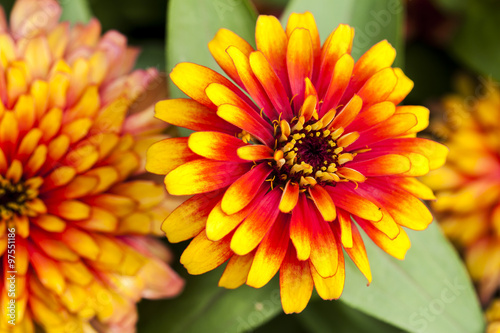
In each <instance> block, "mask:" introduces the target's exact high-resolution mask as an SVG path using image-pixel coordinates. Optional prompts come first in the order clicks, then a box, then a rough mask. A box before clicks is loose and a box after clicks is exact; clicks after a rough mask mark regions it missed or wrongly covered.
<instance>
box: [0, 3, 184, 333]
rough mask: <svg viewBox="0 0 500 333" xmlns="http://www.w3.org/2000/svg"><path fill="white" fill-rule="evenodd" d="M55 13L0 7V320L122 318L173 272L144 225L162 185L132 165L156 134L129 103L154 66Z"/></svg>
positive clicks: (35, 6)
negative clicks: (139, 64)
mask: <svg viewBox="0 0 500 333" xmlns="http://www.w3.org/2000/svg"><path fill="white" fill-rule="evenodd" d="M60 13H61V8H60V7H59V5H58V3H57V2H56V1H53V0H19V1H17V2H16V4H15V7H14V9H13V11H12V14H11V17H10V22H9V24H8V23H7V20H6V18H5V15H4V13H3V10H2V9H1V7H0V258H1V264H0V273H1V275H2V280H1V281H2V282H1V284H0V286H1V297H0V306H1V308H2V316H1V319H0V330H1V331H2V332H6V331H7V332H8V331H11V330H15V331H16V332H34V331H35V329H37V328H36V326H38V327H42V328H43V329H44V330H46V331H53V332H63V331H65V332H66V331H72V332H73V331H75V332H76V331H85V332H94V331H96V330H98V331H104V330H108V329H109V330H112V329H114V330H119V331H120V332H122V331H123V332H127V331H134V329H135V322H136V319H137V314H136V309H135V304H136V302H138V301H139V300H140V299H141V298H143V297H145V298H158V297H165V296H173V295H176V294H177V293H178V292H179V291H180V289H181V288H182V285H183V282H182V280H181V279H180V278H179V277H178V276H177V275H176V273H175V272H173V271H172V270H171V269H170V267H169V266H168V265H167V264H166V261H167V260H168V259H169V257H170V254H169V252H168V251H167V249H166V248H164V247H163V246H162V245H161V243H160V242H159V241H158V240H155V239H153V238H152V237H151V236H150V235H151V234H158V232H159V231H160V228H159V221H161V219H162V216H163V215H165V214H167V213H168V211H169V210H168V209H167V206H166V205H167V204H168V202H167V201H166V200H165V199H166V197H165V191H164V188H163V186H161V185H158V184H156V183H155V182H153V181H150V180H147V179H141V178H138V176H139V174H141V173H143V171H144V164H145V156H143V155H145V153H144V152H145V147H147V145H149V144H150V143H151V142H153V141H155V140H158V138H162V136H161V135H160V134H159V132H158V129H160V128H163V127H164V126H162V124H161V122H158V123H159V124H158V123H156V124H153V123H151V121H150V120H149V118H152V117H151V116H150V115H151V113H152V111H153V110H152V106H151V107H149V108H146V109H143V108H142V107H141V106H140V104H141V100H143V99H142V96H144V93H145V92H146V91H147V89H151V87H152V84H154V83H155V82H156V83H157V82H158V73H157V72H156V71H155V70H137V71H132V68H133V65H134V62H135V57H136V56H137V54H138V50H135V49H132V48H128V47H127V41H126V39H125V37H124V36H123V35H121V34H119V33H118V32H115V31H110V32H108V33H106V34H105V35H104V36H101V27H100V24H99V22H98V21H97V20H92V21H91V22H90V23H89V24H86V25H80V24H77V25H75V26H74V27H70V25H69V23H68V22H63V23H58V20H59V16H60ZM143 101H144V100H143ZM131 112H134V114H131ZM146 130H148V131H146ZM12 276H14V278H11V277H12ZM11 304H14V305H13V306H10V305H11ZM7 309H9V310H7Z"/></svg>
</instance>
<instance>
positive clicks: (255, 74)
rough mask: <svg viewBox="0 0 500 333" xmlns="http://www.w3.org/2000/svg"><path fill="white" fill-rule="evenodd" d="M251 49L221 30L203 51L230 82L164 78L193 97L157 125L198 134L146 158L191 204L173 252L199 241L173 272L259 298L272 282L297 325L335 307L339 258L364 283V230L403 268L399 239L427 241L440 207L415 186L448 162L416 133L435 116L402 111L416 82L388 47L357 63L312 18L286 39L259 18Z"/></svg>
mask: <svg viewBox="0 0 500 333" xmlns="http://www.w3.org/2000/svg"><path fill="white" fill-rule="evenodd" d="M255 35H256V48H254V47H253V46H252V45H250V44H249V43H248V42H247V41H245V40H243V39H242V38H240V37H238V36H237V35H236V34H234V33H232V32H231V31H228V30H225V29H221V30H220V31H219V32H218V33H217V35H216V36H215V38H214V39H213V40H212V41H211V42H210V43H209V48H210V51H211V53H212V55H213V56H214V58H215V60H216V61H217V63H218V64H219V65H220V67H221V68H222V69H223V70H224V72H225V73H226V74H227V76H228V77H229V78H230V79H231V80H229V79H227V78H225V77H224V76H222V75H220V74H218V73H216V72H214V71H212V70H210V69H208V68H206V67H203V66H199V65H196V64H192V63H181V64H178V65H177V66H176V67H175V68H174V69H173V71H172V73H171V74H170V77H171V79H172V80H173V82H174V83H175V84H176V85H177V86H178V87H179V88H180V89H181V90H182V91H183V92H184V93H185V94H186V95H188V96H189V97H190V98H188V99H174V100H166V101H162V102H159V103H158V104H157V105H156V116H157V118H159V119H162V120H164V121H166V122H168V123H171V124H174V125H177V126H182V127H186V128H189V129H192V130H194V131H196V132H195V133H193V134H191V135H190V136H189V137H188V138H175V139H166V140H163V141H160V142H158V143H156V144H154V145H153V146H152V147H151V148H150V150H149V152H148V162H147V165H146V168H147V169H148V171H151V172H153V173H156V174H164V175H166V177H165V184H166V188H167V190H168V191H169V193H171V194H174V195H193V197H192V198H190V199H189V200H187V201H186V202H185V203H184V204H183V205H181V206H180V207H179V208H177V209H176V210H175V211H174V212H173V213H172V214H171V215H170V216H169V217H168V218H167V219H166V220H165V222H164V223H163V226H162V228H163V230H164V231H165V232H166V235H167V237H168V239H169V240H170V241H171V242H179V241H184V240H187V239H190V238H193V237H194V239H193V240H192V241H191V243H190V245H189V246H188V247H187V248H186V250H185V252H184V254H183V255H182V257H181V262H182V263H183V264H184V265H185V267H186V268H187V270H188V271H189V272H190V273H191V274H202V273H205V272H207V271H209V270H212V269H214V268H216V267H217V266H219V265H221V264H223V263H225V262H226V261H227V265H226V268H225V271H224V273H223V275H222V277H221V279H220V282H219V285H221V286H224V287H227V288H236V287H238V286H240V285H242V284H244V283H246V284H247V285H249V286H252V287H256V288H258V287H262V286H264V285H265V284H266V283H267V282H269V280H270V279H271V278H272V277H273V276H274V275H275V274H276V273H277V272H278V271H279V278H280V290H281V300H282V305H283V309H284V311H285V312H286V313H292V312H300V311H302V310H303V309H304V308H305V306H306V305H307V303H308V301H309V299H310V297H311V293H312V291H313V288H314V287H315V288H316V290H317V292H318V294H319V295H320V296H321V297H322V298H323V299H336V298H338V297H340V295H341V293H342V290H343V287H344V280H345V270H344V260H345V258H344V251H345V253H347V254H348V255H349V256H350V257H351V259H352V260H353V261H354V262H355V264H356V265H357V266H358V267H359V269H360V270H361V272H362V273H363V274H364V275H365V276H366V278H367V280H368V283H370V281H371V279H372V276H371V271H370V266H369V263H368V257H367V254H366V251H365V247H364V243H363V239H362V236H361V233H360V229H362V230H364V232H365V233H367V234H368V236H369V237H370V238H371V239H372V240H373V241H374V242H375V243H376V244H377V245H378V246H379V247H380V248H382V249H383V250H384V251H386V252H387V253H389V254H391V255H393V256H394V257H396V258H399V259H403V257H404V256H405V253H406V251H407V250H408V248H409V247H410V241H409V239H408V236H407V234H406V232H405V230H404V229H403V227H406V228H410V229H415V230H423V229H425V228H426V227H427V226H428V225H429V223H431V221H432V216H431V214H430V213H429V211H428V209H427V208H426V206H425V205H424V204H423V203H422V202H421V201H420V200H419V199H434V196H433V193H432V191H431V190H430V189H429V188H428V187H426V186H424V185H423V184H421V183H420V182H418V181H417V180H416V179H415V178H414V177H416V176H422V175H425V174H427V173H428V172H429V170H431V169H436V168H438V167H440V166H441V165H442V164H443V163H444V161H445V156H446V153H447V149H446V148H445V147H444V146H442V145H440V144H438V143H435V142H433V141H430V140H426V139H420V138H417V137H416V133H417V132H419V131H421V130H422V129H424V128H426V127H427V125H428V116H429V111H428V110H427V109H426V108H424V107H420V106H397V104H399V103H400V102H401V101H402V100H403V99H404V97H405V96H406V95H407V94H408V93H409V92H410V90H411V89H412V87H413V83H412V81H411V80H410V79H408V78H407V77H406V76H405V75H404V74H403V72H402V70H401V69H399V68H392V67H391V65H392V63H393V61H394V59H395V57H396V51H395V50H394V48H393V47H392V46H391V45H390V44H389V43H388V42H387V41H382V42H380V43H378V44H376V45H375V46H373V47H372V48H371V49H370V50H369V51H367V52H366V53H365V54H364V55H363V56H362V57H361V58H360V59H359V60H358V61H354V59H353V57H352V56H351V54H350V53H351V48H352V42H353V37H354V30H353V29H352V28H351V27H349V26H347V25H340V26H339V27H338V28H337V29H336V30H334V31H333V32H332V33H331V34H330V36H328V38H327V39H326V41H325V43H324V44H323V45H321V42H320V36H319V34H318V29H317V27H316V23H315V20H314V17H313V16H312V14H311V13H308V12H306V13H304V14H292V15H291V16H290V18H289V20H288V24H287V26H286V29H283V28H282V26H281V24H280V23H279V21H278V20H277V19H276V18H275V17H273V16H260V17H259V18H258V20H257V26H256V31H255Z"/></svg>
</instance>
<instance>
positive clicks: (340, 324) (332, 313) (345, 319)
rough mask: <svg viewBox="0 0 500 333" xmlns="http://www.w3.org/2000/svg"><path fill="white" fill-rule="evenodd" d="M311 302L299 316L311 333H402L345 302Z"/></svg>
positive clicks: (298, 318) (299, 319)
mask: <svg viewBox="0 0 500 333" xmlns="http://www.w3.org/2000/svg"><path fill="white" fill-rule="evenodd" d="M325 303H326V302H322V301H316V302H311V304H309V305H308V306H307V308H306V309H305V310H304V311H303V312H302V313H301V314H300V315H297V316H296V318H297V320H298V321H299V322H300V323H301V324H302V326H304V327H307V332H309V333H330V332H332V330H333V328H335V333H352V332H356V333H400V332H401V330H400V329H398V328H395V327H393V326H390V325H388V324H386V323H384V322H382V321H379V320H377V319H375V318H373V317H369V316H367V315H366V314H364V313H362V312H360V311H357V310H355V309H353V308H351V307H350V306H348V305H346V304H345V303H343V302H336V301H333V302H329V303H328V306H325Z"/></svg>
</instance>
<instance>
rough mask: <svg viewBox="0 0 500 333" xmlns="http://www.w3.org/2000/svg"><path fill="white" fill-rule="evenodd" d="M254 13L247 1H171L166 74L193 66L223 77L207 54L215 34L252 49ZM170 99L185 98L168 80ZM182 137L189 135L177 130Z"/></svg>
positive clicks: (217, 66) (168, 9)
mask: <svg viewBox="0 0 500 333" xmlns="http://www.w3.org/2000/svg"><path fill="white" fill-rule="evenodd" d="M256 20H257V13H256V12H255V9H254V8H253V6H252V4H251V3H250V1H248V0H170V1H169V4H168V8H167V42H166V57H167V58H166V70H167V73H170V71H171V70H172V68H174V66H175V65H176V64H178V63H180V62H185V61H187V62H193V63H196V64H199V65H203V66H206V67H209V68H212V69H214V70H216V71H217V72H219V73H221V74H224V72H223V71H222V70H221V68H220V67H219V65H218V64H217V63H216V62H215V60H214V59H213V57H212V55H211V54H210V52H209V50H208V42H210V41H211V40H212V39H213V38H214V36H215V34H216V33H217V31H218V30H219V29H221V28H226V29H229V30H231V31H233V32H234V33H236V34H238V35H239V36H240V37H242V38H244V39H245V40H247V41H248V42H249V43H250V44H252V45H254V46H255V43H254V40H255V22H256ZM169 91H170V97H171V98H180V97H185V95H184V94H183V93H182V92H181V91H180V90H179V88H177V87H176V86H175V84H173V83H172V81H170V80H169ZM179 131H180V133H181V135H182V136H187V135H189V134H190V133H191V131H190V130H187V129H184V128H180V129H179Z"/></svg>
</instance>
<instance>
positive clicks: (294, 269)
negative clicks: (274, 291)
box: [280, 244, 314, 314]
mask: <svg viewBox="0 0 500 333" xmlns="http://www.w3.org/2000/svg"><path fill="white" fill-rule="evenodd" d="M313 287H314V284H313V279H312V276H311V269H310V268H309V262H308V261H299V260H298V259H297V253H296V252H295V248H294V247H293V246H292V244H289V245H288V251H287V253H286V256H285V259H284V260H283V264H282V265H281V269H280V295H281V304H282V306H283V311H284V312H285V313H288V314H289V313H294V312H297V313H299V312H302V310H304V309H305V307H306V306H307V303H309V300H310V299H311V295H312V291H313Z"/></svg>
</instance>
